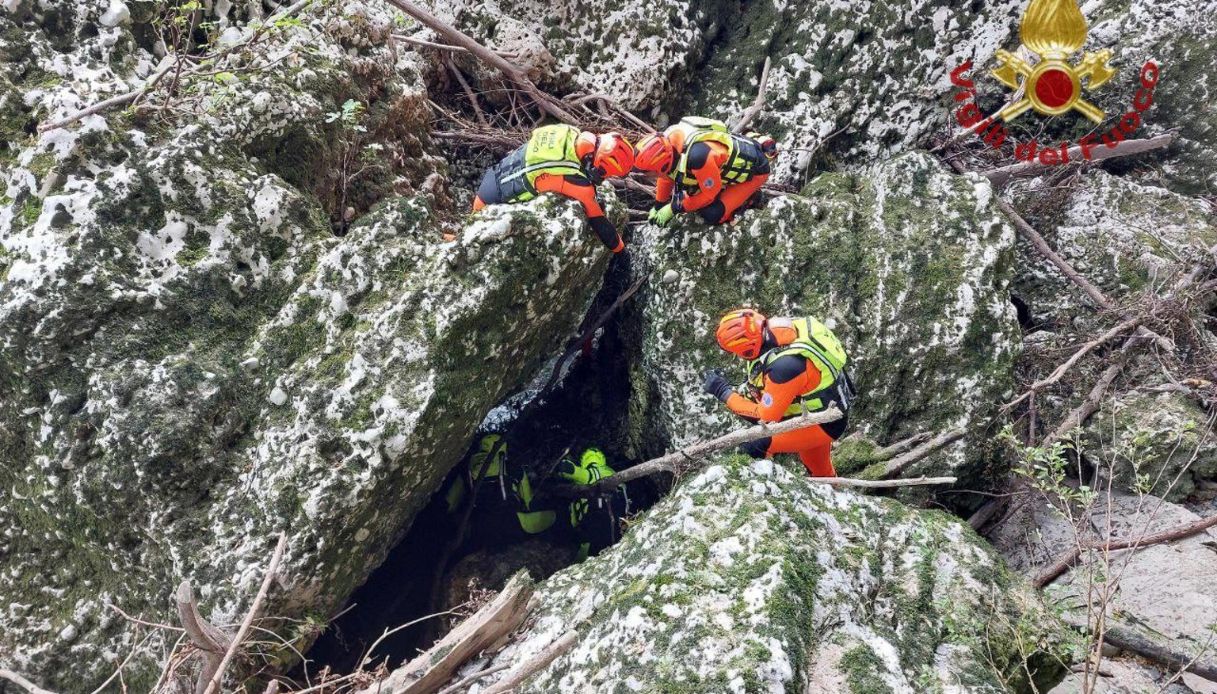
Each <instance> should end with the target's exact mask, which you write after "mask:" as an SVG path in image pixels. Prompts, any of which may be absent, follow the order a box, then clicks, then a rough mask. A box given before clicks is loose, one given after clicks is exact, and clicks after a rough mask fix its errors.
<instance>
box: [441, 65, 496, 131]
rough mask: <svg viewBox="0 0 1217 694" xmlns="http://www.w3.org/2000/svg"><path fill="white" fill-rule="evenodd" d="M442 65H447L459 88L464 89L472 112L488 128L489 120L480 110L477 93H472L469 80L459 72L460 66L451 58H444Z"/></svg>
mask: <svg viewBox="0 0 1217 694" xmlns="http://www.w3.org/2000/svg"><path fill="white" fill-rule="evenodd" d="M444 65H446V66H447V67H448V72H450V73H452V76H453V77H455V78H456V81H457V82H459V83H460V85H461V89H463V90H464V91H465V97H466V98H468V99H469V104H470V105H471V106H473V113H474V115H476V116H477V119H478V122H479V123H481V124H482V127H486V128H489V127H490V121H488V120H486V114H485V113H483V112H482V106H481V104H479V103H478V97H477V94H474V93H473V87H470V86H469V82H468V81H466V80H465V76H464V75H462V74H461V71H460V68H458V67H457V66H456V63H454V62H453V61H452V59H451V58H449V59H447V60H445V61H444Z"/></svg>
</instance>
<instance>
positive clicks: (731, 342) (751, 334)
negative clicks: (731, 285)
mask: <svg viewBox="0 0 1217 694" xmlns="http://www.w3.org/2000/svg"><path fill="white" fill-rule="evenodd" d="M765 320H766V318H765V316H763V315H761V314H760V313H757V312H756V311H753V310H752V309H750V308H741V309H736V310H734V311H731V312H730V313H728V314H727V315H725V316H723V317H722V320H720V321H719V322H718V330H717V331H715V333H714V337H715V339H717V340H718V346H719V347H722V348H723V349H724V350H726V351H728V352H730V353H732V354H734V355H735V356H737V357H740V358H743V359H756V358H757V357H759V356H761V346H762V345H763V344H764V342H765Z"/></svg>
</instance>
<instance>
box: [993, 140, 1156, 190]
mask: <svg viewBox="0 0 1217 694" xmlns="http://www.w3.org/2000/svg"><path fill="white" fill-rule="evenodd" d="M1174 139H1175V136H1174V134H1173V133H1167V134H1165V135H1158V136H1156V137H1150V138H1146V139H1143V140H1124V141H1122V142H1120V143H1118V144H1117V145H1116V146H1115V147H1107V146H1104V147H1101V148H1098V149H1095V148H1094V146H1093V145H1092V146H1091V147H1090V149H1092V150H1094V151H1093V152H1092V153H1091V155H1090V158H1089V159H1086V158H1085V157H1084V156H1083V153H1082V147H1081V145H1076V146H1073V147H1070V148H1069V150H1068V154H1069V161H1071V162H1077V163H1079V164H1081V163H1091V162H1097V161H1103V160H1104V159H1114V158H1116V157H1127V156H1132V155H1134V154H1142V153H1144V152H1152V151H1153V150H1156V149H1162V148H1163V147H1166V146H1168V145H1170V143H1171V142H1173V141H1174ZM1044 168H1047V167H1046V166H1045V165H1044V164H1041V163H1040V160H1039V159H1038V158H1037V159H1033V160H1031V161H1025V162H1019V163H1018V164H1011V165H1009V166H1003V167H1001V168H997V169H990V170H988V171H983V172H981V174H982V175H983V176H985V177H986V178H988V179H989V181H990V182H992V183H993V185H994V187H998V188H1000V187H1001V186H1004V185H1005V184H1006V183H1008V182H1009V181H1010V179H1012V178H1016V177H1018V176H1031V175H1034V174H1036V173H1039V171H1040V170H1041V169H1044Z"/></svg>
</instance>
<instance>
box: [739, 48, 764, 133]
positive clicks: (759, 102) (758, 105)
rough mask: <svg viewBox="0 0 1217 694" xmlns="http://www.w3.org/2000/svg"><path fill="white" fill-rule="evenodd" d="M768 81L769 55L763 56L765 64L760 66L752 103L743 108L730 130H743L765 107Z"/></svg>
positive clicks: (740, 131)
mask: <svg viewBox="0 0 1217 694" xmlns="http://www.w3.org/2000/svg"><path fill="white" fill-rule="evenodd" d="M768 83H769V56H765V65H764V66H763V67H762V68H761V77H760V81H759V82H757V87H756V98H755V99H753V100H752V104H751V105H750V106H749V107H748V108H746V109H744V112H743V113H741V114H740V117H739V120H737V121H736V122H735V125H734V126H733V127H732V128H731V131H732V132H736V133H742V132H744V128H747V127H748V124H749V123H750V122H752V119H753V118H755V117H756V114H758V113H760V112H761V110H762V109H764V108H765V91H766V89H767V87H768Z"/></svg>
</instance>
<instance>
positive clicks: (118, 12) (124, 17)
mask: <svg viewBox="0 0 1217 694" xmlns="http://www.w3.org/2000/svg"><path fill="white" fill-rule="evenodd" d="M130 20H131V10H130V9H129V8H128V7H127V5H126V3H124V2H121V0H111V2H110V6H109V7H107V8H106V11H105V12H103V13H102V15H101V18H99V19H98V20H97V21H98V22H100V23H101V25H102V26H106V27H116V26H118V25H120V24H126V23H127V22H128V21H130Z"/></svg>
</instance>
